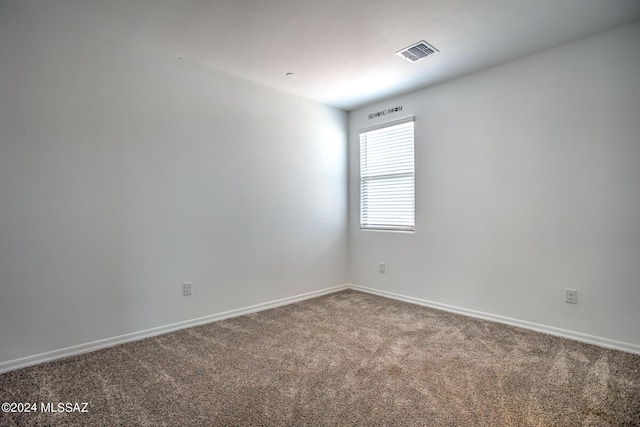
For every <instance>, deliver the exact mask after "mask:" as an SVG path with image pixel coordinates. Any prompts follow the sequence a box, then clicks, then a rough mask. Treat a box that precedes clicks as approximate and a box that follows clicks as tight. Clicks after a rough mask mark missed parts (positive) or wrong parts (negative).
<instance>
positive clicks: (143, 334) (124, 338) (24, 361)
mask: <svg viewBox="0 0 640 427" xmlns="http://www.w3.org/2000/svg"><path fill="white" fill-rule="evenodd" d="M348 288H349V286H348V285H340V286H335V287H333V288H327V289H322V290H319V291H313V292H308V293H305V294H301V295H295V296H292V297H288V298H282V299H279V300H275V301H270V302H265V303H262V304H256V305H252V306H249V307H243V308H239V309H237V310H231V311H225V312H222V313H217V314H212V315H209V316H204V317H199V318H196V319H191V320H185V321H183V322H178V323H172V324H170V325H165V326H159V327H156V328H151V329H146V330H144V331H139V332H133V333H130V334H124V335H119V336H116V337H111V338H106V339H102V340H98V341H92V342H89V343H86V344H79V345H74V346H72V347H66V348H61V349H58V350H53V351H48V352H46V353H40V354H36V355H33V356H27V357H22V358H20V359H15V360H9V361H7V362H2V363H0V374H1V373H3V372H8V371H13V370H15V369H20V368H24V367H27V366H32V365H37V364H40V363H44V362H50V361H52V360H56V359H62V358H64V357H69V356H75V355H78V354H82V353H89V352H92V351H96V350H100V349H102V348H106V347H113V346H114V345H118V344H124V343H127V342H131V341H138V340H141V339H144V338H149V337H153V336H156V335H162V334H166V333H168V332H173V331H177V330H180V329H185V328H189V327H192V326H198V325H203V324H205V323H211V322H217V321H220V320H224V319H230V318H232V317H238V316H244V315H245V314H249V313H256V312H258V311H263V310H269V309H271V308H276V307H280V306H283V305H288V304H293V303H295V302H300V301H304V300H307V299H311V298H316V297H319V296H322V295H327V294H331V293H334V292H339V291H343V290H345V289H348Z"/></svg>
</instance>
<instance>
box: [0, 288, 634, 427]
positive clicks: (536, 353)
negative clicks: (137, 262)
mask: <svg viewBox="0 0 640 427" xmlns="http://www.w3.org/2000/svg"><path fill="white" fill-rule="evenodd" d="M0 389H1V390H2V396H1V397H2V400H3V401H13V402H87V403H88V406H87V412H85V413H83V412H75V413H65V412H58V413H51V412H43V411H42V410H41V408H38V410H37V411H35V412H32V413H3V414H2V415H1V417H2V418H0V421H1V422H0V424H2V425H3V426H14V425H139V426H158V425H174V426H177V425H183V426H191V425H193V426H196V425H215V426H217V425H220V426H225V425H230V426H231V425H232V426H257V425H286V426H301V425H343V426H354V425H362V426H376V425H380V426H382V425H387V426H388V425H398V426H405V425H406V426H637V425H640V356H638V355H633V354H629V353H625V352H621V351H617V350H610V349H606V348H602V347H597V346H594V345H589V344H583V343H579V342H576V341H573V340H567V339H564V338H559V337H553V336H550V335H546V334H541V333H537V332H532V331H528V330H524V329H520V328H516V327H511V326H507V325H502V324H498V323H494V322H488V321H484V320H479V319H474V318H471V317H466V316H461V315H457V314H452V313H447V312H444V311H439V310H434V309H431V308H427V307H421V306H417V305H413V304H408V303H405V302H400V301H396V300H392V299H387V298H382V297H380V296H374V295H371V294H367V293H363V292H357V291H351V290H347V291H342V292H337V293H333V294H330V295H326V296H322V297H318V298H314V299H310V300H307V301H303V302H299V303H295V304H291V305H287V306H283V307H279V308H275V309H271V310H266V311H262V312H258V313H254V314H249V315H245V316H241V317H236V318H232V319H228V320H223V321H220V322H215V323H210V324H206V325H202V326H197V327H192V328H189V329H184V330H181V331H177V332H173V333H170V334H166V335H162V336H158V337H155V338H148V339H145V340H142V341H137V342H132V343H128V344H123V345H119V346H116V347H112V348H108V349H104V350H99V351H96V352H93V353H90V354H85V355H80V356H75V357H70V358H67V359H63V360H58V361H55V362H51V363H46V364H43V365H39V366H35V367H30V368H24V369H20V370H16V371H12V372H9V373H5V374H3V375H1V376H0ZM38 405H40V403H38Z"/></svg>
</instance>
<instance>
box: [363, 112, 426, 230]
mask: <svg viewBox="0 0 640 427" xmlns="http://www.w3.org/2000/svg"><path fill="white" fill-rule="evenodd" d="M413 134H414V132H413V117H412V118H410V119H408V120H404V121H402V122H396V123H394V124H392V125H386V126H385V127H382V128H375V129H371V130H367V131H363V132H361V133H360V228H361V229H373V230H400V231H413V230H414V222H415V180H414V160H413V153H414V148H413V146H414V138H413Z"/></svg>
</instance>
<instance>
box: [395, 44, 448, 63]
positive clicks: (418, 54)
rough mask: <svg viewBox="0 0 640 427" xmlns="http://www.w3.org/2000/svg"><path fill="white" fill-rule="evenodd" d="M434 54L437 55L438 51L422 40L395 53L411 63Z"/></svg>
mask: <svg viewBox="0 0 640 427" xmlns="http://www.w3.org/2000/svg"><path fill="white" fill-rule="evenodd" d="M434 53H438V49H436V48H435V47H433V46H431V45H430V44H429V43H427V42H426V41H424V40H422V41H419V42H418V43H414V44H412V45H411V46H409V47H405V48H404V49H402V50H399V51H397V52H396V54H398V55H400V56H402V57H403V58H405V59H406V60H408V61H411V62H416V61H419V60H421V59H423V58H426V57H427V56H429V55H433V54H434Z"/></svg>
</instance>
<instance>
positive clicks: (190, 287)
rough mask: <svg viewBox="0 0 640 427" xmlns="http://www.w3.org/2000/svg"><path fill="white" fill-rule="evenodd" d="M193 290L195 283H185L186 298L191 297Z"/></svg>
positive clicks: (183, 289)
mask: <svg viewBox="0 0 640 427" xmlns="http://www.w3.org/2000/svg"><path fill="white" fill-rule="evenodd" d="M192 290H193V283H192V282H184V284H183V285H182V291H183V294H184V295H185V296H187V295H191V291H192Z"/></svg>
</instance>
